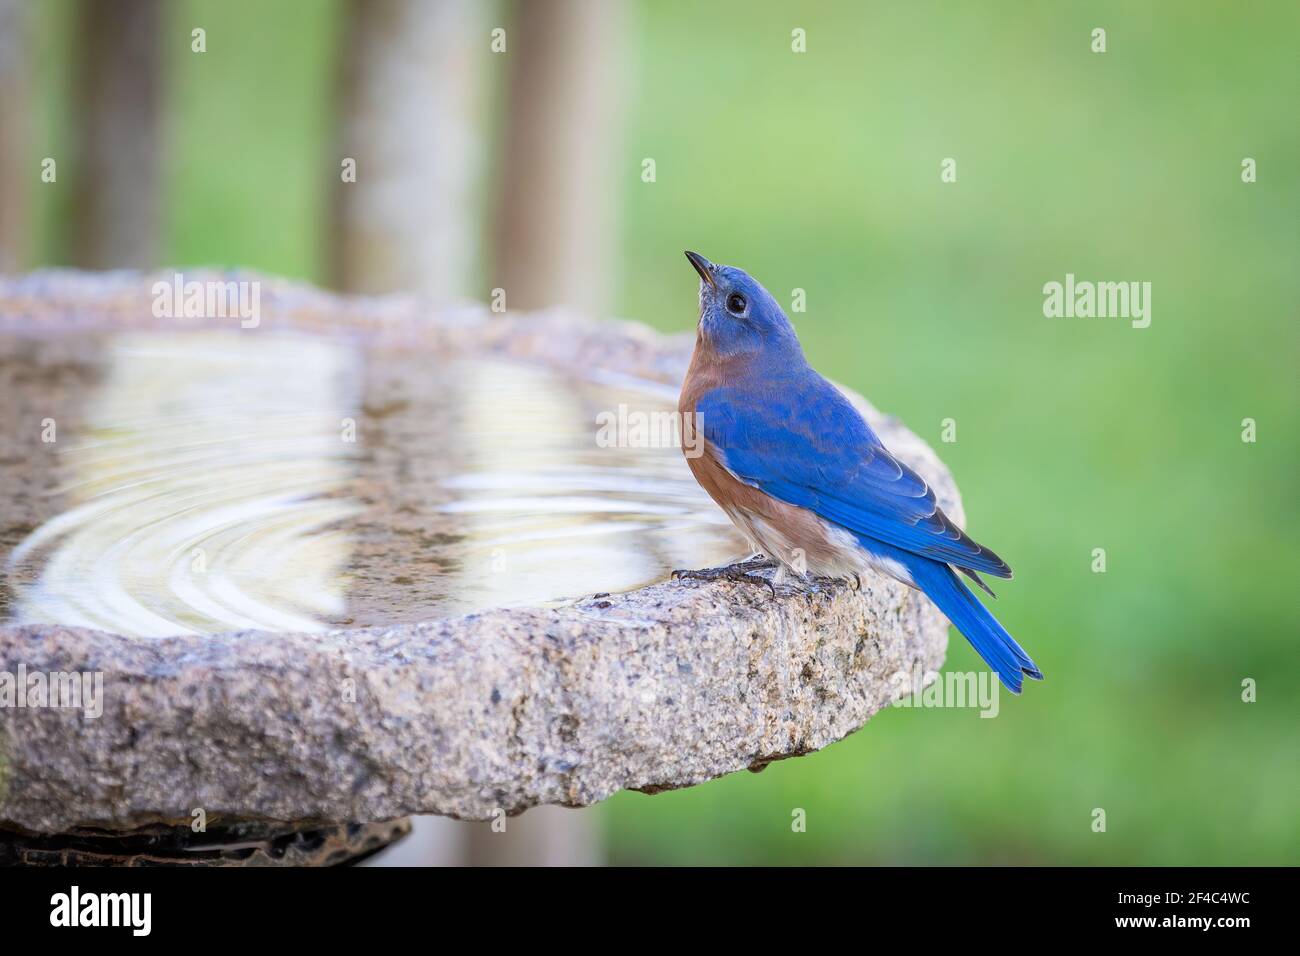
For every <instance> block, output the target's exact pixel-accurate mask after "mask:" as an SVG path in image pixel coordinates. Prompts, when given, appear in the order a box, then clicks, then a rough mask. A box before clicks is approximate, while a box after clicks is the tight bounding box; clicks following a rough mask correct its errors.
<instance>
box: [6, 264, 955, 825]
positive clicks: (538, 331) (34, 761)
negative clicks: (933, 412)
mask: <svg viewBox="0 0 1300 956" xmlns="http://www.w3.org/2000/svg"><path fill="white" fill-rule="evenodd" d="M192 277H193V278H203V276H201V275H198V274H196V275H195V276H192ZM223 277H224V278H240V279H250V278H259V277H255V276H249V275H246V274H240V275H237V276H223ZM187 278H191V276H187ZM261 281H262V283H263V285H262V300H261V308H262V322H263V323H266V324H269V325H271V326H274V327H279V328H292V329H296V330H308V331H318V332H319V333H320V334H330V335H340V334H343V335H361V336H367V337H370V338H371V339H373V340H375V341H378V342H381V343H383V344H384V345H391V346H392V347H396V348H402V349H434V350H438V351H440V352H443V353H448V354H457V355H460V354H465V355H474V354H484V355H496V356H508V357H511V358H514V359H518V360H520V361H528V362H540V363H544V364H546V365H548V366H551V367H555V368H560V369H565V370H589V369H598V370H600V371H601V374H603V375H607V376H611V377H618V376H635V377H637V378H641V379H648V380H652V381H657V382H661V383H663V385H664V386H665V387H666V388H675V387H676V385H677V383H678V382H679V381H680V377H681V375H682V374H683V372H684V369H685V363H686V360H687V358H688V356H689V352H690V347H691V342H690V339H689V337H672V338H668V337H663V336H660V335H658V334H656V333H654V332H652V331H650V330H648V329H646V328H644V327H641V326H636V325H631V324H627V323H615V322H601V323H594V322H588V321H585V320H582V319H579V318H576V317H573V316H567V315H563V314H558V313H547V314H538V315H526V316H506V317H501V316H491V315H489V314H488V313H487V312H486V311H485V310H483V309H482V308H481V307H472V306H471V307H460V308H450V309H449V308H434V307H432V306H429V305H426V304H423V303H420V302H418V301H415V300H412V299H409V298H402V297H392V298H357V299H345V298H340V297H336V296H333V295H330V294H328V293H325V292H321V291H319V290H315V289H311V288H309V287H305V286H301V285H297V284H293V283H288V282H284V281H281V280H273V279H261ZM150 285H151V280H150V279H149V278H148V277H140V276H137V275H131V274H126V273H113V274H108V275H88V274H80V273H69V272H47V273H39V274H34V275H31V276H27V277H22V278H18V279H5V280H0V329H3V328H6V327H10V326H13V327H19V326H21V327H30V326H31V325H32V324H36V325H39V326H41V327H42V328H43V330H44V332H45V333H48V334H50V335H64V334H76V332H77V331H78V330H79V329H86V328H99V327H105V326H107V327H112V328H117V327H148V326H151V325H154V326H157V325H161V324H162V323H163V322H164V321H165V322H166V323H167V324H168V327H170V328H175V327H176V326H177V325H178V324H183V323H181V322H180V320H158V319H154V318H152V317H151V315H150V310H149V308H148V305H149V301H150V300H149V289H150ZM196 324H197V323H196ZM855 400H857V399H856V397H855ZM861 407H862V408H863V410H864V411H865V412H866V414H867V415H868V417H869V418H870V420H871V421H872V424H873V425H874V426H875V427H876V428H877V429H878V431H879V432H880V433H881V436H882V438H883V439H884V440H885V442H886V443H887V444H888V445H889V446H890V448H891V449H892V450H893V451H894V452H895V454H897V455H898V456H899V457H900V458H901V459H903V460H905V461H907V462H908V463H909V464H911V465H912V466H913V467H914V468H916V469H917V470H918V471H919V472H920V473H921V474H922V475H923V476H924V477H925V478H926V479H927V480H928V481H930V483H931V485H932V486H933V487H934V489H935V491H936V494H937V495H938V497H939V500H940V502H941V504H942V505H943V507H944V508H945V509H946V510H947V511H948V512H949V514H951V515H953V517H954V518H955V519H957V520H958V521H960V520H961V514H962V513H961V506H960V501H959V499H958V497H957V491H956V488H955V486H954V484H953V482H952V479H951V476H950V475H949V473H948V471H947V469H946V468H945V467H944V466H943V465H942V463H941V462H940V461H939V460H938V458H937V457H936V456H935V454H934V453H933V451H932V450H931V449H929V448H928V447H927V446H926V445H925V444H924V443H923V442H921V441H920V439H918V438H917V437H916V436H915V435H913V434H912V433H911V432H909V431H907V430H906V429H905V428H903V427H902V425H901V424H899V423H898V422H897V421H895V420H893V419H889V418H887V417H884V416H881V415H880V414H879V413H878V412H876V411H875V410H874V409H872V408H870V406H868V405H866V403H865V402H864V403H862V406H861ZM33 517H34V518H36V517H39V516H38V515H34V516H33ZM601 590H602V589H601V582H600V581H592V582H591V592H592V594H593V596H591V597H588V598H585V599H582V600H580V601H577V602H574V603H572V604H570V605H565V606H562V607H557V608H545V609H541V608H512V609H503V610H491V611H487V612H484V613H480V614H473V615H469V616H465V617H457V618H449V619H444V620H434V621H428V622H422V623H417V624H401V625H396V626H392V627H382V628H369V629H345V630H335V631H330V632H328V633H325V634H320V633H313V634H294V633H270V632H255V631H254V632H242V633H237V634H223V635H215V636H202V637H191V636H184V637H172V638H161V639H159V638H130V637H124V636H120V635H113V634H107V633H104V632H99V631H90V630H85V629H79V628H65V627H57V626H43V625H42V626H34V625H33V626H22V627H19V626H7V627H3V628H0V671H8V672H11V673H12V672H16V671H17V669H18V667H19V666H20V665H22V666H24V667H25V668H26V670H27V671H28V672H29V673H30V672H34V671H44V672H50V671H82V672H85V671H101V672H103V675H104V677H103V680H104V694H103V696H104V702H103V714H102V716H100V717H98V718H93V719H90V718H86V717H84V716H83V715H82V713H81V712H79V711H74V710H66V709H63V710H61V709H52V708H16V707H15V708H0V824H4V825H9V826H16V827H20V828H24V829H27V830H33V831H40V832H56V831H61V830H66V829H68V828H70V827H74V826H98V827H105V828H115V829H128V828H133V827H139V826H144V825H148V824H154V823H188V822H189V821H190V819H191V815H192V814H193V812H194V811H195V810H198V809H201V810H202V811H203V812H204V813H205V814H206V815H207V818H208V820H210V821H232V820H262V821H295V822H308V821H310V822H316V823H331V822H343V821H377V820H387V819H392V818H395V817H401V816H405V815H407V814H412V813H437V814H444V815H448V816H455V817H459V818H462V819H475V820H481V819H490V818H491V817H493V815H494V814H496V813H498V812H505V813H507V814H513V813H517V812H520V811H523V810H526V809H528V808H529V807H532V806H536V805H539V804H561V805H565V806H585V805H588V804H591V803H595V802H597V801H599V800H602V799H604V798H606V797H608V796H610V795H611V794H613V793H615V792H616V791H618V790H621V789H639V790H643V791H647V792H654V791H658V790H663V789H670V788H677V787H685V786H692V785H694V784H698V783H702V782H704V781H707V780H710V779H712V778H715V777H718V776H721V775H723V774H726V773H730V772H733V771H736V770H741V769H745V768H750V769H758V768H760V767H761V766H763V765H765V764H766V763H768V762H770V761H772V760H778V759H782V758H785V757H791V756H797V755H800V754H804V753H808V752H810V751H814V750H817V749H819V748H822V747H825V746H827V745H828V744H830V743H833V742H834V741H837V740H840V739H841V738H843V737H845V736H846V735H848V734H850V733H852V732H854V731H855V730H857V729H858V728H860V727H861V726H862V725H863V724H864V723H865V722H866V721H867V720H868V718H870V717H871V715H872V714H874V713H876V712H877V711H878V710H879V709H880V708H882V707H884V706H886V705H888V704H889V703H890V702H891V700H893V699H895V698H896V697H897V696H898V695H899V694H900V693H902V692H903V690H904V689H905V688H904V687H903V685H902V684H901V683H900V681H899V679H898V675H899V674H900V673H907V674H910V673H912V671H913V670H914V668H916V667H917V666H918V665H919V667H920V668H921V669H922V670H923V671H933V670H935V669H937V668H938V667H939V665H940V664H941V663H942V660H943V655H944V651H945V649H946V645H947V623H946V621H945V620H944V618H943V617H942V615H940V614H939V612H938V611H937V610H935V609H934V608H933V606H932V605H930V603H929V602H928V601H927V600H925V599H924V598H922V597H920V596H919V595H917V594H916V593H915V592H912V591H909V590H908V589H907V588H905V587H903V586H902V585H899V584H897V583H895V582H892V581H886V580H884V579H879V578H872V579H870V580H866V581H864V582H863V587H862V589H861V590H860V591H859V590H853V589H850V588H848V587H847V586H833V587H830V586H823V587H821V588H820V589H818V590H814V591H801V590H795V589H793V588H789V587H783V588H780V589H778V591H777V595H776V597H775V598H773V597H772V596H771V595H770V594H769V592H768V590H767V589H766V588H763V587H758V586H753V585H745V584H735V583H729V582H717V583H705V582H699V581H667V582H664V583H661V584H657V585H653V586H650V587H646V588H642V589H640V590H637V591H633V592H631V593H625V594H609V595H606V594H602V593H601Z"/></svg>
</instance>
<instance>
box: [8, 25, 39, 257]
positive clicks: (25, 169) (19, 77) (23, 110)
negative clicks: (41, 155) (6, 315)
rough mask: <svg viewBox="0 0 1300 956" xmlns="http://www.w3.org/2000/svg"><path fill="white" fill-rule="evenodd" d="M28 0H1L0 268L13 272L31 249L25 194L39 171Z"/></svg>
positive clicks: (26, 195)
mask: <svg viewBox="0 0 1300 956" xmlns="http://www.w3.org/2000/svg"><path fill="white" fill-rule="evenodd" d="M26 12H27V10H26V0H0V272H17V271H19V270H20V269H21V268H22V266H23V263H24V261H25V259H26V257H27V255H28V254H29V252H30V248H29V247H30V243H28V242H27V233H28V224H27V197H28V190H29V189H30V184H31V183H32V182H34V181H35V179H36V176H37V169H36V168H35V167H34V166H29V163H31V162H32V161H33V157H31V156H29V155H28V149H27V145H28V134H29V131H30V127H29V125H28V116H27V105H28V96H29V95H30V83H29V82H28V77H27V44H28V42H29V33H28V24H27V18H26V16H25V14H26Z"/></svg>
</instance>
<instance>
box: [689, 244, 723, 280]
mask: <svg viewBox="0 0 1300 956" xmlns="http://www.w3.org/2000/svg"><path fill="white" fill-rule="evenodd" d="M686 258H687V259H690V260H691V265H693V266H695V271H696V272H698V273H699V274H700V278H701V279H703V280H704V281H705V282H707V283H708V284H709V286H710V287H713V288H716V287H717V283H716V282H714V281H713V263H712V262H710V261H709V260H708V259H706V258H704V257H703V256H702V255H700V254H699V253H698V252H691V251H690V250H689V249H688V250H687V251H686Z"/></svg>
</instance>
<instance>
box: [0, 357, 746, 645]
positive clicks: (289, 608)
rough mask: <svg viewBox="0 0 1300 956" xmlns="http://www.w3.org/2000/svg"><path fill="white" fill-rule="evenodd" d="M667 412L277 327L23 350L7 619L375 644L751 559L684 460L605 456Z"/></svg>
mask: <svg viewBox="0 0 1300 956" xmlns="http://www.w3.org/2000/svg"><path fill="white" fill-rule="evenodd" d="M664 392H665V390H663V389H662V388H658V389H655V388H654V387H653V386H648V385H642V384H638V383H620V384H619V385H616V386H615V385H610V384H597V383H593V382H582V381H574V380H572V379H569V378H566V377H564V376H561V375H560V374H559V373H556V372H552V371H549V370H546V369H543V368H540V367H534V366H529V365H524V364H517V363H511V362H506V361H501V360H491V359H458V360H447V359H440V358H438V357H436V356H434V355H431V354H427V353H420V352H418V351H398V350H391V351H385V352H378V351H375V350H374V349H373V348H370V347H365V346H361V345H358V344H355V343H351V342H346V341H336V340H328V339H324V338H319V337H306V336H296V335H281V334H271V333H269V332H262V333H259V334H258V335H257V336H250V335H246V334H245V335H241V334H239V333H238V332H177V333H155V332H148V333H146V332H129V333H128V332H118V333H105V334H96V333H79V334H78V335H76V336H71V335H59V336H52V337H51V336H37V335H20V334H9V333H6V334H5V335H3V336H0V400H2V404H3V405H4V406H5V408H4V415H3V422H2V423H0V487H3V488H4V489H5V495H4V498H3V501H2V502H0V570H2V571H3V575H2V577H3V581H2V582H0V621H3V622H4V623H10V624H14V623H17V624H24V623H36V622H41V623H53V624H65V625H78V626H83V627H92V628H98V629H101V630H106V631H112V632H116V633H121V634H130V635H140V636H165V635H170V634H181V633H219V632H228V631H238V630H244V629H250V628H256V629H269V630H323V629H328V628H331V627H341V626H368V625H382V624H393V623H404V622H412V621H418V620H426V619H431V618H436V617H443V616H448V615H453V614H460V613H466V612H469V611H473V610H477V609H482V608H485V607H489V606H500V605H513V604H538V603H548V602H555V601H563V600H566V599H571V598H574V597H579V596H581V595H584V594H590V593H592V592H593V591H597V590H601V591H616V590H625V589H631V588H634V587H638V586H641V585H644V584H648V583H650V582H653V581H656V580H660V579H662V578H664V577H665V576H666V575H667V573H668V571H669V570H670V569H672V568H674V567H700V566H704V565H707V564H714V563H719V562H721V561H724V560H726V559H729V558H732V557H735V556H736V555H737V554H738V553H741V552H742V551H743V548H744V545H743V542H741V541H740V540H739V539H738V538H737V537H736V536H735V534H734V532H732V531H731V530H730V528H729V525H727V524H726V522H725V519H724V518H723V517H722V515H721V513H720V512H718V511H717V509H716V508H715V507H714V506H713V505H712V504H711V503H710V502H709V501H708V499H707V498H706V497H705V496H704V494H703V492H701V491H700V490H699V489H698V487H697V486H696V485H695V482H694V481H693V479H692V478H691V476H690V473H689V471H688V470H687V468H686V466H685V463H684V462H683V460H682V455H681V452H680V450H678V449H676V448H672V447H663V443H662V442H658V443H651V444H656V445H657V446H656V447H644V445H645V444H647V443H646V442H642V441H632V442H630V444H633V445H636V446H638V447H626V446H627V445H628V444H629V442H622V443H619V442H615V443H614V444H613V445H612V446H611V445H610V444H609V443H607V442H598V440H597V437H598V431H599V429H598V424H597V419H598V416H600V415H601V414H602V413H604V414H606V415H609V414H611V413H617V410H618V409H619V408H620V406H622V407H623V408H624V409H625V410H627V409H631V410H632V414H633V415H636V414H639V413H661V412H666V411H668V410H670V409H671V407H672V405H673V401H672V396H671V395H668V394H665V393H664ZM624 437H626V436H624Z"/></svg>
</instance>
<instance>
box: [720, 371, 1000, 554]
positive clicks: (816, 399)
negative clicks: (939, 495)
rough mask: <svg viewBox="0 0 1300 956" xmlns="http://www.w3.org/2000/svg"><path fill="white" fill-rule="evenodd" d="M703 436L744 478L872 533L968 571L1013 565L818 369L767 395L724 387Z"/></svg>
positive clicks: (765, 391) (768, 389)
mask: <svg viewBox="0 0 1300 956" xmlns="http://www.w3.org/2000/svg"><path fill="white" fill-rule="evenodd" d="M695 410H696V412H697V413H698V415H699V417H700V427H701V428H702V430H703V433H704V437H705V438H706V439H707V440H708V442H709V444H711V445H712V446H713V448H714V449H715V450H716V451H717V453H718V454H719V456H720V458H721V461H722V464H724V465H725V466H726V467H727V470H728V471H730V472H731V473H732V474H733V475H735V476H736V477H737V478H738V479H740V480H741V481H743V482H745V483H746V484H748V485H752V486H754V487H756V488H759V489H761V490H762V491H764V492H766V493H767V494H769V495H772V496H773V497H775V498H779V499H781V500H782V501H786V502H789V503H790V504H793V505H798V506H800V507H802V508H807V509H808V510H809V511H812V512H815V513H816V514H818V515H820V516H821V517H823V518H825V519H826V520H828V521H832V522H834V523H835V524H837V525H840V526H842V527H844V528H847V529H848V530H850V531H852V532H854V533H856V534H858V535H860V536H863V537H866V538H874V539H876V540H878V541H884V542H886V543H887V544H891V545H894V546H895V547H898V548H902V549H904V550H905V551H910V552H912V553H913V554H917V555H920V556H922V557H926V558H931V559H933V560H935V561H942V562H944V563H946V564H951V565H954V566H956V567H958V568H964V569H967V570H969V571H981V572H984V573H986V574H991V575H994V576H996V577H1002V578H1009V577H1011V568H1010V567H1008V566H1007V563H1006V562H1005V561H1003V560H1002V559H1001V558H999V557H998V556H997V555H996V554H994V553H993V552H992V551H990V550H988V549H987V548H984V547H981V546H980V545H978V544H976V543H975V542H974V541H972V540H971V539H970V538H969V537H967V536H966V534H965V533H963V532H962V530H961V529H960V528H958V527H957V526H956V525H955V524H953V523H952V521H951V519H949V518H948V516H947V515H945V514H944V513H943V511H942V510H941V509H940V508H939V506H938V503H937V502H936V501H935V497H934V492H933V491H931V490H930V487H929V485H927V484H926V483H925V481H924V480H923V479H922V478H921V477H920V476H919V475H918V474H916V472H914V471H912V469H910V468H908V467H907V466H906V465H904V464H903V463H902V462H900V461H898V459H896V458H895V457H894V456H893V455H891V454H890V453H889V451H888V450H887V449H886V448H885V446H884V445H882V444H881V443H880V439H879V438H877V437H876V435H875V433H874V432H873V431H872V430H871V428H870V426H868V425H867V423H866V421H865V420H864V419H863V418H862V416H861V415H860V414H858V411H857V409H855V408H854V407H853V406H852V405H851V404H849V402H848V400H847V399H846V398H845V397H844V396H843V395H842V394H840V392H839V390H838V389H837V388H835V386H833V385H831V384H830V383H829V382H827V381H826V380H825V379H823V378H822V377H821V376H819V375H817V374H816V373H811V375H806V376H800V377H799V378H797V379H792V380H791V381H789V382H786V383H784V387H782V385H781V384H779V383H768V386H767V387H764V388H763V389H762V390H761V392H760V393H755V392H754V391H751V390H749V389H745V390H743V391H742V390H740V389H738V388H734V387H730V386H727V387H722V388H716V389H713V390H712V391H710V392H708V393H706V394H705V395H704V396H702V397H701V399H700V400H699V403H698V404H697V406H696V409H695Z"/></svg>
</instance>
